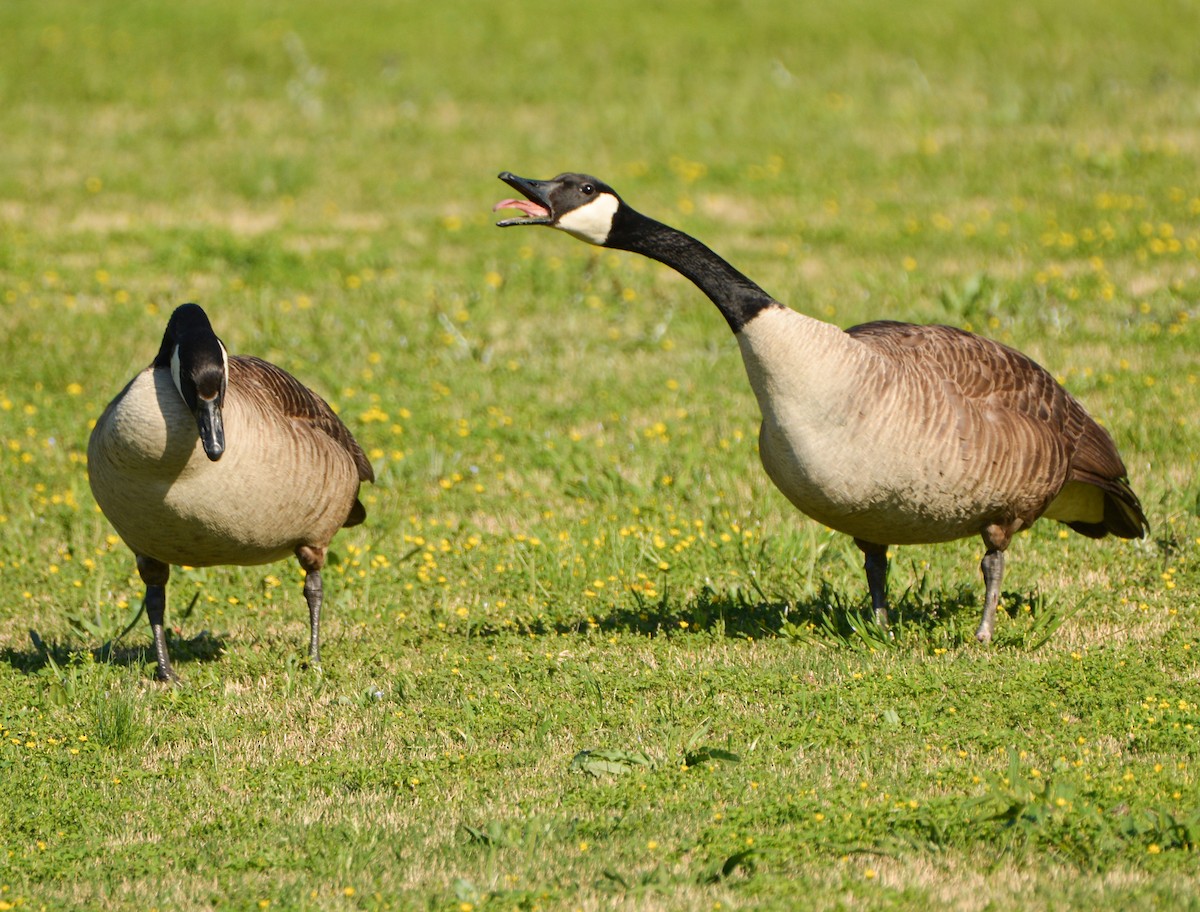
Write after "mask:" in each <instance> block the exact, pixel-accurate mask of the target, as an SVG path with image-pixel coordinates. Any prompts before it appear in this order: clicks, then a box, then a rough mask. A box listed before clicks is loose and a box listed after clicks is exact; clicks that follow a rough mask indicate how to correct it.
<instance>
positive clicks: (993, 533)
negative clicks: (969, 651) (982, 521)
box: [975, 525, 1013, 643]
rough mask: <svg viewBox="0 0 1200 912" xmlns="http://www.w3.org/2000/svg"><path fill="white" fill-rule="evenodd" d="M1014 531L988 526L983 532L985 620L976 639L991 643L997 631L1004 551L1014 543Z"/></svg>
mask: <svg viewBox="0 0 1200 912" xmlns="http://www.w3.org/2000/svg"><path fill="white" fill-rule="evenodd" d="M1012 534H1013V530H1010V529H1008V528H1006V527H1003V526H995V525H993V526H988V527H987V528H986V529H985V530H984V531H983V543H984V545H985V546H986V547H987V551H986V552H985V553H984V555H983V560H982V561H980V562H979V569H980V571H981V572H982V573H983V618H982V619H981V620H980V622H979V629H978V630H976V631H975V639H976V640H978V641H979V642H980V643H989V642H991V639H992V633H993V632H994V631H995V629H996V606H997V605H999V604H1000V583H1001V582H1003V580H1004V549H1005V548H1007V547H1008V543H1009V542H1010V541H1012Z"/></svg>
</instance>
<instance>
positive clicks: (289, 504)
mask: <svg viewBox="0 0 1200 912" xmlns="http://www.w3.org/2000/svg"><path fill="white" fill-rule="evenodd" d="M152 373H155V372H152ZM156 373H157V374H159V376H158V377H157V379H155V378H153V377H152V378H150V381H149V382H141V380H142V378H140V377H139V378H138V379H135V381H134V383H133V384H131V386H130V388H129V390H128V391H127V394H126V395H124V396H123V397H122V398H121V399H120V401H119V402H114V404H113V406H110V408H109V410H107V411H106V412H105V414H104V415H103V416H102V417H101V420H100V421H99V422H98V423H97V425H96V430H95V431H94V432H93V434H92V439H91V441H90V443H89V447H88V473H89V477H90V481H91V485H92V491H93V494H94V495H95V498H96V502H97V503H98V504H99V506H100V508H101V510H102V511H103V512H104V515H105V516H106V517H107V518H108V520H109V521H110V522H111V523H112V525H113V527H114V528H115V529H116V530H117V533H118V534H119V535H120V536H121V538H122V539H123V540H124V541H125V543H126V544H128V545H129V547H130V548H132V549H133V550H134V551H135V552H137V553H139V554H144V555H147V556H149V557H154V558H156V559H158V560H160V561H163V562H165V563H169V564H186V565H189V566H209V565H214V564H262V563H268V562H271V561H275V560H279V559H281V558H285V557H288V556H289V555H291V554H292V553H293V551H294V550H295V548H296V547H297V545H300V544H326V543H327V542H328V541H329V540H330V539H332V537H333V535H334V534H335V533H336V531H337V530H338V529H339V528H340V527H341V525H342V523H343V522H344V521H345V519H346V517H347V516H348V515H349V512H350V508H351V506H352V505H353V503H354V498H355V496H356V493H357V490H358V479H357V472H356V470H355V469H354V467H353V465H352V464H348V463H349V462H350V460H349V459H348V458H342V459H340V460H339V459H338V458H337V456H338V454H337V453H336V452H335V447H333V446H329V447H326V446H324V441H323V440H322V439H319V438H316V439H313V440H305V439H303V438H296V437H293V436H291V435H289V434H286V433H262V432H261V428H262V425H261V423H256V422H258V421H259V419H255V420H253V421H252V420H250V418H249V417H248V416H246V415H245V414H244V413H243V412H242V411H241V410H240V409H239V407H238V406H237V404H236V402H231V401H230V400H229V399H227V400H226V407H225V410H224V419H225V429H226V449H225V452H224V454H223V455H222V457H221V459H220V460H218V461H217V462H212V461H211V460H209V459H208V458H207V456H205V454H204V450H203V448H202V447H201V446H200V441H199V435H198V433H197V430H196V423H195V420H194V418H193V417H192V415H191V413H190V412H189V411H188V410H187V408H186V406H184V404H183V402H182V400H181V399H180V398H179V394H178V392H177V391H175V390H174V387H173V384H172V383H171V380H170V378H169V376H168V377H167V378H166V380H165V383H166V384H167V385H168V386H169V387H170V393H171V395H170V396H165V395H162V390H161V386H162V384H163V378H162V376H161V375H162V374H163V373H165V372H161V371H160V372H156ZM322 436H323V435H322ZM330 443H331V444H332V441H330Z"/></svg>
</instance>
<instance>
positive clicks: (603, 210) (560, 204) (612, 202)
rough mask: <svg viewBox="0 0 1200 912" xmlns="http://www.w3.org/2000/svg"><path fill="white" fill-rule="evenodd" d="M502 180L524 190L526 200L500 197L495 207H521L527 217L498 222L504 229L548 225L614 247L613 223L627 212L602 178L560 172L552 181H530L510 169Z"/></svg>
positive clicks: (589, 241) (585, 239) (591, 241)
mask: <svg viewBox="0 0 1200 912" xmlns="http://www.w3.org/2000/svg"><path fill="white" fill-rule="evenodd" d="M500 180H502V181H504V183H506V184H508V185H509V186H510V187H512V188H513V189H514V190H516V191H518V192H519V193H521V194H522V195H523V196H524V197H525V199H506V200H501V201H500V202H498V203H496V205H495V206H493V207H492V211H493V212H495V211H496V210H498V209H520V210H521V211H522V212H523V213H525V215H524V217H520V216H518V217H517V218H506V219H502V220H501V221H499V222H497V223H496V224H497V225H499V226H500V227H501V228H508V227H511V226H513V225H549V226H550V227H551V228H558V229H561V230H562V231H565V232H567V234H569V235H571V236H572V237H577V238H579V239H580V240H581V241H587V242H588V243H589V244H596V245H597V246H600V247H605V246H611V245H610V244H609V241H610V240H611V239H612V236H613V227H614V224H616V223H617V221H618V215H619V214H620V213H621V212H623V211H625V209H626V207H625V204H624V203H622V202H621V198H620V197H619V196H617V192H616V191H615V190H613V188H612V187H610V186H608V185H607V184H605V183H604V182H603V181H598V180H596V178H594V177H591V176H589V175H587V174H560V175H559V176H558V177H556V178H554V179H553V180H544V181H543V180H531V179H530V178H527V177H517V176H516V175H515V174H513V173H512V172H510V171H505V172H504V173H502V174H501V175H500Z"/></svg>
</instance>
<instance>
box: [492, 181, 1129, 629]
mask: <svg viewBox="0 0 1200 912" xmlns="http://www.w3.org/2000/svg"><path fill="white" fill-rule="evenodd" d="M500 179H501V180H502V181H504V182H505V183H506V184H508V185H509V186H510V187H512V188H513V189H515V190H517V191H518V192H519V193H521V195H522V197H523V198H522V199H506V200H502V201H501V202H499V203H497V204H496V205H495V207H493V208H494V210H500V209H518V210H520V211H521V213H522V215H521V216H518V217H515V218H506V219H503V220H502V221H500V222H498V223H497V224H498V225H499V226H501V227H509V226H515V225H548V226H550V227H552V228H558V229H560V230H562V231H565V232H567V233H568V234H570V235H572V236H573V237H576V238H579V239H580V240H583V241H587V242H588V243H590V244H596V245H598V246H601V247H610V248H614V249H617V250H628V251H631V252H633V253H640V254H642V255H643V256H647V257H650V258H651V259H654V260H658V261H659V262H660V263H663V264H665V265H667V266H669V267H671V268H672V269H674V270H676V271H677V272H679V273H680V274H681V275H683V276H684V277H686V278H687V279H689V280H691V281H692V282H693V283H694V284H695V285H696V286H697V287H698V288H699V289H700V290H701V291H703V292H704V293H705V294H706V295H707V296H708V297H709V298H710V299H712V302H713V303H714V304H716V305H717V308H718V309H719V310H720V311H721V315H722V316H723V317H724V318H725V320H726V322H727V323H728V324H729V328H730V329H732V330H733V333H734V336H735V337H736V338H737V341H738V345H739V347H740V348H741V352H742V360H743V362H744V363H745V367H746V373H747V375H748V376H749V379H750V386H751V387H752V388H753V390H754V395H755V397H756V398H757V400H758V406H759V409H760V411H761V412H762V427H761V429H760V432H759V453H760V456H761V458H762V463H763V467H764V468H765V469H766V471H767V475H768V476H769V477H770V479H771V481H773V482H774V483H775V485H776V486H777V487H778V488H779V490H780V491H782V492H783V493H784V495H785V496H786V497H787V498H788V500H790V501H791V502H792V504H794V505H795V506H796V508H797V509H799V510H800V511H801V512H803V513H805V514H807V515H808V516H811V517H812V518H813V519H816V520H817V521H819V522H821V523H824V524H825V525H827V526H829V527H830V528H832V529H836V530H838V531H839V532H844V533H846V534H847V535H850V536H852V537H853V538H854V542H855V544H857V545H858V547H859V548H860V549H861V550H862V552H863V555H864V566H865V570H866V577H867V587H868V589H869V590H870V595H871V606H872V608H873V610H874V613H875V618H876V620H877V621H878V622H879V623H880V624H883V625H886V623H887V549H888V546H889V545H904V544H927V543H933V542H944V541H952V540H954V539H959V538H966V537H968V536H972V535H979V536H981V537H982V538H983V543H984V547H985V549H986V551H985V553H984V556H983V561H982V562H981V564H980V569H981V571H982V573H983V580H984V587H985V595H984V606H983V618H982V620H981V621H980V624H979V628H978V630H977V631H976V634H975V637H976V639H977V640H979V641H980V642H983V643H986V642H988V641H989V640H990V639H991V638H992V632H993V630H994V628H995V623H996V606H997V603H998V602H999V599H1000V583H1001V580H1002V579H1003V576H1004V552H1005V549H1006V548H1007V547H1008V545H1009V542H1010V541H1011V540H1012V537H1013V535H1014V534H1015V533H1016V532H1017V531H1018V530H1020V529H1024V528H1027V527H1028V526H1030V525H1032V524H1033V522H1034V521H1035V520H1037V519H1038V518H1039V517H1042V516H1045V517H1047V518H1049V519H1055V520H1058V521H1059V522H1063V523H1066V524H1067V525H1068V526H1070V527H1071V528H1072V529H1074V530H1075V531H1077V532H1080V533H1082V534H1083V535H1086V536H1089V537H1091V538H1103V537H1104V536H1105V535H1108V534H1110V533H1111V534H1113V535H1117V536H1119V537H1121V538H1138V537H1141V536H1143V535H1144V534H1145V533H1146V531H1147V530H1148V528H1149V525H1148V523H1147V521H1146V516H1145V514H1144V513H1143V511H1142V507H1141V504H1140V503H1139V502H1138V498H1137V496H1136V495H1135V494H1134V492H1133V490H1132V488H1131V487H1130V486H1129V480H1128V473H1127V472H1126V470H1125V465H1124V463H1123V462H1122V461H1121V457H1120V455H1119V454H1118V453H1117V449H1116V446H1115V444H1114V443H1113V440H1112V438H1111V437H1110V436H1109V434H1108V432H1107V431H1105V430H1104V429H1103V428H1102V427H1100V425H1098V424H1097V423H1096V422H1095V421H1094V420H1093V419H1092V418H1091V416H1090V415H1088V413H1087V412H1086V411H1085V410H1084V408H1083V406H1082V405H1080V404H1079V402H1077V401H1076V400H1075V398H1074V397H1073V396H1071V395H1070V394H1069V393H1068V392H1067V391H1066V390H1064V389H1063V388H1062V386H1060V385H1059V384H1058V383H1057V382H1056V381H1055V379H1054V378H1053V377H1052V376H1051V375H1050V374H1049V373H1048V372H1047V371H1046V370H1045V369H1043V368H1042V367H1041V366H1039V365H1038V364H1036V363H1035V362H1034V361H1033V360H1031V359H1030V358H1028V357H1026V356H1025V355H1023V354H1021V353H1020V352H1018V351H1016V350H1014V349H1012V348H1009V347H1007V346H1005V345H1001V344H1000V343H998V342H993V341H991V340H989V339H985V338H982V337H980V336H976V335H973V334H972V333H969V332H965V331H963V330H959V329H954V328H953V327H949V326H934V325H930V326H924V325H914V324H910V323H898V322H893V321H890V320H880V321H875V322H871V323H864V324H862V325H860V326H852V327H850V328H849V329H846V330H842V329H841V328H839V327H837V326H834V325H832V324H830V323H826V322H824V321H821V320H817V319H814V318H813V317H809V316H806V315H804V314H802V313H799V312H797V311H794V310H791V309H790V308H788V307H785V306H784V305H782V304H780V303H779V302H778V301H776V300H774V299H773V298H772V297H771V296H770V295H768V294H767V293H766V292H765V291H763V290H762V289H761V288H759V287H758V286H757V285H756V284H754V282H752V281H750V279H748V278H747V277H746V276H744V275H742V273H740V272H738V271H737V270H736V269H734V268H733V266H731V265H730V264H729V263H727V262H725V260H723V259H721V257H719V256H717V255H716V254H715V253H713V251H711V250H709V249H708V248H707V247H706V246H704V245H703V244H702V243H700V242H699V241H697V240H696V239H695V238H692V237H689V236H688V235H686V234H684V233H683V232H681V231H678V230H676V229H674V228H671V227H669V226H667V225H664V224H662V223H661V222H657V221H655V220H653V219H651V218H647V217H646V216H644V215H642V214H641V213H639V212H636V211H635V210H633V209H632V208H630V207H629V206H628V205H627V204H626V203H625V202H624V201H623V200H622V199H621V198H620V197H619V196H618V195H617V193H616V191H614V190H613V189H612V188H611V187H609V186H608V185H606V184H604V183H603V182H601V181H599V180H596V179H595V178H594V177H590V176H588V175H586V174H560V175H559V176H558V177H556V178H554V179H553V180H530V179H528V178H522V177H517V176H516V175H514V174H511V173H509V172H507V171H506V172H504V173H502V174H501V175H500Z"/></svg>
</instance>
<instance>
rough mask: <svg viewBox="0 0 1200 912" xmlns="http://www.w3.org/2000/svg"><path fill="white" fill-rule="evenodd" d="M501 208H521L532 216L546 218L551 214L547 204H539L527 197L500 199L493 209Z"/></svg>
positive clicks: (495, 210) (494, 210)
mask: <svg viewBox="0 0 1200 912" xmlns="http://www.w3.org/2000/svg"><path fill="white" fill-rule="evenodd" d="M500 209H520V210H521V211H522V212H524V213H525V214H526V215H527V216H529V217H530V218H546V217H548V216H549V215H550V210H549V209H547V208H546V207H545V206H539V205H538V204H537V203H535V202H534V201H533V200H526V199H507V200H500V202H498V203H496V205H494V206H493V207H492V211H493V212H497V211H498V210H500Z"/></svg>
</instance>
